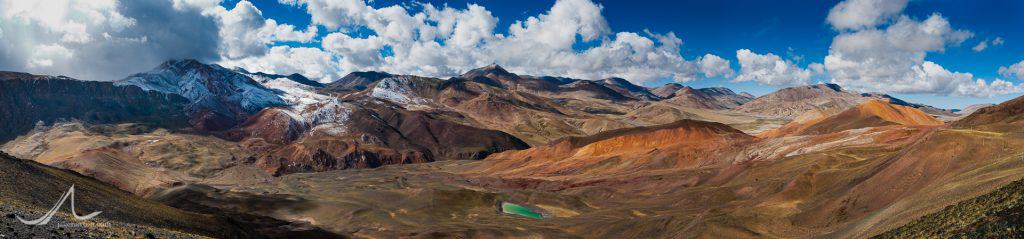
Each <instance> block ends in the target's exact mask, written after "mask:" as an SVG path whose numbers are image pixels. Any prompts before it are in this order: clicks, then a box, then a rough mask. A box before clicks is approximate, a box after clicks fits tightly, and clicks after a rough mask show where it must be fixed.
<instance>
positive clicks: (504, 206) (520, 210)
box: [501, 202, 544, 219]
mask: <svg viewBox="0 0 1024 239" xmlns="http://www.w3.org/2000/svg"><path fill="white" fill-rule="evenodd" d="M501 211H502V212H504V213H508V214H513V215H519V216H524V217H529V218H533V219H544V216H542V215H540V213H537V212H534V211H533V210H530V209H529V208H526V207H523V206H519V205H517V204H513V203H507V202H502V203H501Z"/></svg>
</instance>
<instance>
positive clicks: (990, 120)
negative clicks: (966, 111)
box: [952, 96, 1024, 128]
mask: <svg viewBox="0 0 1024 239" xmlns="http://www.w3.org/2000/svg"><path fill="white" fill-rule="evenodd" d="M990 124H1007V125H1016V126H1017V127H1020V125H1022V124H1024V96H1022V97H1017V98H1015V99H1012V100H1009V101H1006V102H1003V103H1002V104H999V105H996V106H991V107H985V108H981V109H978V110H977V111H975V112H974V113H973V114H971V115H968V116H967V117H964V118H963V119H960V120H958V121H956V122H953V123H952V125H953V126H954V127H958V128H970V127H975V126H982V125H990Z"/></svg>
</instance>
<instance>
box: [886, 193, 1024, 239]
mask: <svg viewBox="0 0 1024 239" xmlns="http://www.w3.org/2000/svg"><path fill="white" fill-rule="evenodd" d="M874 238H1024V180H1019V181H1015V182H1013V183H1010V184H1008V185H1006V186H1003V187H1002V188H999V189H997V190H995V191H993V192H990V193H988V194H985V195H981V196H978V197H976V198H973V199H969V200H965V201H961V202H959V203H957V204H954V205H951V206H948V207H946V208H944V209H942V210H941V211H938V212H935V213H932V214H930V215H927V216H924V217H921V218H919V219H917V220H915V221H913V222H911V223H909V224H907V225H904V226H902V227H899V228H896V229H893V230H890V231H888V232H886V233H883V234H881V235H878V236H875V237H874Z"/></svg>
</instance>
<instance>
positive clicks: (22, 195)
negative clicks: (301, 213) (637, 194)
mask: <svg viewBox="0 0 1024 239" xmlns="http://www.w3.org/2000/svg"><path fill="white" fill-rule="evenodd" d="M0 169H2V170H3V172H4V173H3V175H2V176H0V202H2V203H0V204H2V208H3V210H4V211H5V212H6V213H7V214H6V215H8V216H7V218H6V219H5V220H4V221H5V224H7V225H8V228H14V227H17V228H19V229H24V230H18V231H5V232H4V233H5V234H7V235H11V236H13V237H26V238H27V237H50V236H53V237H62V238H64V237H69V238H70V237H76V238H92V237H129V236H133V235H134V236H142V235H145V234H150V235H159V236H160V237H176V238H195V237H202V236H209V237H224V238H244V237H246V235H250V236H254V235H251V234H247V233H246V232H245V231H244V230H243V228H239V227H237V226H236V225H233V224H232V223H231V222H230V221H228V220H226V219H225V218H219V217H217V216H210V215H203V214H196V213H190V212H186V211H182V210H178V209H175V208H172V207H169V206H166V205H162V204H159V203H155V202H151V201H147V200H146V199H143V198H140V197H138V196H135V195H132V194H130V193H128V192H125V191H121V190H118V189H117V188H114V187H111V186H109V185H107V184H105V183H102V182H100V181H97V180H94V179H91V178H88V177H84V176H82V175H78V174H75V173H73V172H68V171H64V170H60V169H56V168H52V167H47V166H44V165H41V164H38V163H35V162H32V161H26V160H22V159H17V158H14V157H12V156H10V155H7V154H4V153H2V152H0ZM72 185H74V186H75V207H76V209H77V210H78V212H77V213H79V214H85V213H86V212H94V211H102V212H101V213H100V214H99V215H98V216H97V217H96V218H94V220H90V221H77V220H73V219H72V218H71V216H70V215H69V214H68V213H67V208H69V207H70V206H69V205H67V203H68V202H65V205H64V207H62V208H60V210H59V211H58V213H57V214H56V215H57V216H55V217H56V218H57V219H55V222H51V223H52V224H48V225H47V226H42V227H43V228H49V230H39V229H37V228H33V227H28V226H26V225H24V224H22V223H21V222H18V221H16V220H14V216H15V215H17V216H21V217H24V218H29V219H35V218H37V217H39V216H42V214H43V213H45V212H46V211H47V210H48V209H49V207H51V206H52V204H51V203H56V202H57V200H59V199H60V198H61V195H63V194H64V193H65V192H67V190H68V189H69V188H70V187H71V186H72ZM58 222H63V223H71V224H75V225H81V226H82V227H81V228H79V229H77V230H68V231H64V230H58V229H57V227H58V226H55V224H56V223H58ZM105 224H106V225H105ZM8 230H10V229H8Z"/></svg>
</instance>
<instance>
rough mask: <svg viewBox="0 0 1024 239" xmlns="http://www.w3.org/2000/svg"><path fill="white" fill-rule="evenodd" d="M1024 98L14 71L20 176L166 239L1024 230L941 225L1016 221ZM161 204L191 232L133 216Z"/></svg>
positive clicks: (7, 93)
mask: <svg viewBox="0 0 1024 239" xmlns="http://www.w3.org/2000/svg"><path fill="white" fill-rule="evenodd" d="M1021 102H1024V98H1017V99H1014V100H1011V101H1008V102H1005V103H1002V104H999V105H991V106H976V107H969V108H967V109H964V110H952V109H939V108H936V107H932V106H928V105H923V104H918V103H911V102H908V101H905V100H902V99H898V98H895V97H893V96H890V95H886V94H881V93H871V92H867V93H861V92H855V91H851V90H847V89H843V88H842V87H840V86H839V85H835V84H817V85H806V86H797V87H790V88H784V89H780V90H778V91H775V92H772V93H768V94H765V95H762V96H757V97H755V96H753V95H751V94H749V93H745V92H740V93H736V92H734V91H732V90H731V89H728V88H724V87H712V88H692V87H690V86H685V85H682V84H678V83H670V84H666V85H663V86H659V87H644V86H639V85H635V84H633V83H631V82H630V81H628V80H626V79H622V78H617V77H608V78H604V79H593V80H588V79H573V78H566V77H557V76H529V75H519V74H515V73H512V72H509V71H508V70H506V69H504V68H502V67H501V66H498V65H489V66H485V67H482V68H478V69H473V70H469V71H467V72H465V73H464V74H461V75H458V76H454V77H450V78H447V79H443V78H435V77H423V76H414V75H400V74H392V73H387V72H373V71H368V72H353V73H350V74H348V75H347V76H344V77H342V78H340V79H337V80H335V81H333V82H316V81H312V80H310V79H308V78H306V77H304V76H302V75H299V74H271V73H262V72H250V71H247V70H245V69H240V68H236V69H229V68H225V67H221V66H219V65H215V64H205V63H202V62H199V61H196V60H187V59H186V60H171V61H167V62H164V63H162V64H160V65H158V66H156V67H155V68H154V69H152V70H150V71H147V72H142V73H137V74H132V75H130V76H127V77H125V78H123V79H117V80H113V81H111V82H90V81H79V80H75V79H72V78H69V77H63V76H44V75H33V74H29V73H18V72H0V142H2V143H3V144H2V146H0V150H2V151H3V152H6V154H4V155H3V157H2V159H3V160H0V166H3V165H14V166H10V167H9V168H11V169H10V170H12V171H11V172H17V173H18V175H22V174H24V175H26V176H23V177H46V178H53V177H55V176H52V175H58V176H59V177H58V178H60V179H61V180H63V181H61V180H56V181H53V182H52V183H51V184H47V185H45V187H43V186H40V188H41V189H40V190H42V191H45V192H47V193H59V191H60V190H62V189H61V187H64V186H65V185H67V184H81V183H82V182H86V181H88V185H90V186H88V187H83V188H81V189H82V190H84V191H88V192H89V193H92V194H88V195H90V196H87V197H84V198H81V199H80V201H82V200H86V201H93V202H91V203H88V202H87V203H86V204H83V205H88V206H89V208H99V209H97V210H110V211H111V212H115V213H111V217H109V218H108V219H107V220H114V221H119V222H118V223H131V224H138V225H141V226H136V227H135V228H141V229H138V230H143V231H147V232H152V233H158V234H160V235H166V236H167V237H179V236H189V235H200V236H212V237H241V238H248V237H272V238H277V237H296V236H306V237H330V238H345V237H357V238H364V237H366V238H395V237H499V238H505V237H537V238H694V237H709V238H750V237H786V238H791V237H825V238H862V237H871V236H876V235H882V236H896V237H899V236H900V235H929V234H928V233H932V232H936V231H938V230H946V229H942V228H936V227H939V225H950V224H951V223H959V224H956V225H963V224H962V223H963V222H965V221H968V220H969V222H972V223H979V224H978V225H995V224H993V223H991V222H992V221H999V220H1003V221H1000V222H1001V223H1003V224H999V225H1006V224H1010V225H1020V224H1019V223H1017V221H1010V220H1011V219H1005V218H1006V217H995V216H991V215H990V214H991V213H995V214H1000V215H1002V214H1007V213H1010V212H1007V211H1006V210H1002V211H998V210H993V211H992V212H991V213H990V214H977V213H975V214H971V215H972V216H971V217H970V218H965V219H962V220H961V221H956V222H946V221H943V220H947V218H948V216H936V215H951V214H954V212H950V210H962V209H956V208H962V207H964V206H956V208H954V209H943V208H945V207H946V206H949V205H963V204H964V203H967V204H968V205H990V204H999V205H1015V203H1016V202H1015V201H1008V202H1002V201H992V200H997V199H998V200H1003V201H1006V200H1015V199H1012V198H1008V197H1005V196H999V195H1006V194H1013V193H1015V192H1016V191H1019V188H1020V187H1017V186H1014V185H1016V184H1011V183H1012V182H1014V181H1017V180H1019V179H1020V178H1019V177H1017V176H1015V175H1020V173H1024V164H1020V163H1019V157H1020V155H1021V153H1022V152H1021V151H1020V149H1021V148H1022V147H1021V146H1024V131H1022V130H1021V129H1024V127H1021V126H1024V125H1022V122H1024V120H1022V119H1024V118H1022V114H1024V105H1022V103H1021ZM8 154H9V155H8ZM19 158H20V159H19ZM26 165H27V166H26ZM3 167H7V166H3ZM67 175H70V176H67ZM19 177H22V176H19ZM19 180H20V179H18V178H16V177H8V178H7V179H6V180H5V181H4V182H2V183H0V189H3V188H17V187H21V186H19V185H18V184H19V183H20V182H21V181H19ZM1018 184H1019V183H1018ZM1000 188H1002V189H1000ZM12 190H14V189H12ZM19 190H20V189H19ZM97 192H103V193H107V194H109V195H107V194H103V195H99V196H96V195H97V194H95V193H97ZM992 193H999V194H998V195H995V196H993V195H992ZM110 195H113V196H110ZM102 197H110V198H116V200H119V201H118V202H124V203H126V204H128V205H132V207H136V208H121V209H113V208H111V207H113V206H111V205H109V204H103V203H97V202H95V201H96V200H99V199H98V198H102ZM975 197H978V198H981V199H972V198H975ZM988 198H995V199H988ZM32 200H35V198H28V199H26V198H16V197H15V198H13V199H12V198H10V197H8V200H7V201H12V202H13V201H16V202H19V203H12V204H10V205H14V206H17V208H14V209H11V208H8V209H7V210H29V212H30V211H32V210H39V207H36V206H34V204H31V203H30V202H29V205H31V206H24V204H25V202H28V201H32ZM972 200H973V201H972ZM504 203H512V204H515V205H521V206H523V208H524V210H528V211H532V212H534V213H537V214H539V215H541V219H530V218H526V217H519V216H516V215H512V214H505V213H504V212H503V211H502V209H500V208H498V206H496V205H503V204H504ZM958 203H959V204H958ZM1000 203H1001V204H1000ZM139 205H141V206H139ZM154 208H155V209H154ZM117 210H120V211H117ZM153 210H160V211H161V212H168V213H176V214H174V215H181V216H180V217H173V218H166V217H164V216H144V215H141V214H132V213H131V212H133V211H135V212H152V211H153ZM24 212H26V211H20V213H24ZM932 213H937V214H933V215H929V214H932ZM972 213H973V211H972ZM115 214H116V215H115ZM147 215H149V214H147ZM956 215H959V214H956ZM986 215H988V216H986ZM100 217H103V216H100ZM194 218H200V219H194ZM918 218H921V219H918ZM922 220H923V221H922ZM947 221H948V220H947ZM161 222H166V223H165V224H162V223H161ZM1015 223H1016V224H1015ZM118 225H120V224H118ZM904 225H906V226H904ZM989 227H992V226H986V227H985V228H989ZM998 228H1003V227H998ZM90 230H92V231H91V232H93V233H98V234H97V235H122V234H121V233H122V232H120V231H117V230H115V231H107V230H102V229H95V230H93V229H90ZM890 230H893V231H890ZM986 230H988V229H986ZM950 231H953V230H952V229H950V230H946V231H943V233H953V234H943V235H963V234H956V233H961V232H962V233H966V232H969V231H978V230H976V229H975V228H964V227H959V228H958V229H956V230H955V231H953V232H950ZM176 233H179V234H176ZM971 235H975V234H971ZM985 235H989V234H985ZM992 235H995V234H992Z"/></svg>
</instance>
